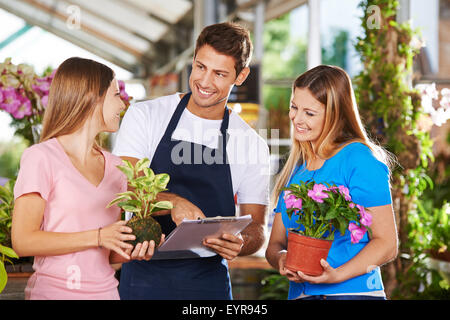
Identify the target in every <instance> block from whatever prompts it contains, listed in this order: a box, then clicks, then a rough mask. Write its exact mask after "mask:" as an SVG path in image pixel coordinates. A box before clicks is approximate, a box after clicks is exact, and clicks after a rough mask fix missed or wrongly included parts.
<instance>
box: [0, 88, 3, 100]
mask: <svg viewBox="0 0 450 320" xmlns="http://www.w3.org/2000/svg"><path fill="white" fill-rule="evenodd" d="M2 102H3V92H2V89H1V88H0V103H2Z"/></svg>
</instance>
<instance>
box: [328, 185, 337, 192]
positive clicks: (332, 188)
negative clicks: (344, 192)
mask: <svg viewBox="0 0 450 320" xmlns="http://www.w3.org/2000/svg"><path fill="white" fill-rule="evenodd" d="M328 190H330V191H333V192H334V193H337V191H338V190H339V188H338V187H336V186H331V187H330V188H328Z"/></svg>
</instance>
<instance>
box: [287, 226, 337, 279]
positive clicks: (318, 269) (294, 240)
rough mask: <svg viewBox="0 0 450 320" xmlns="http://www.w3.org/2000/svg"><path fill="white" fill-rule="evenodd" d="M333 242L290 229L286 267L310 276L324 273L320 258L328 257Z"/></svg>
mask: <svg viewBox="0 0 450 320" xmlns="http://www.w3.org/2000/svg"><path fill="white" fill-rule="evenodd" d="M332 243H333V241H331V240H323V239H316V238H311V237H306V236H303V235H301V234H299V233H297V232H295V231H291V230H289V234H288V248H287V257H286V268H287V269H289V270H291V271H301V272H303V273H304V274H306V275H309V276H320V275H321V274H322V273H323V268H322V265H321V264H320V259H324V260H326V259H327V256H328V251H329V250H330V248H331V244H332Z"/></svg>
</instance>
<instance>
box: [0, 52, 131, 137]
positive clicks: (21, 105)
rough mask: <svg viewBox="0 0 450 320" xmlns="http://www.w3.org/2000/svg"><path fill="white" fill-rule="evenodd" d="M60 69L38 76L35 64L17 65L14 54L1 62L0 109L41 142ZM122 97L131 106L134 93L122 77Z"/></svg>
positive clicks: (25, 134)
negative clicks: (55, 79) (48, 107)
mask: <svg viewBox="0 0 450 320" xmlns="http://www.w3.org/2000/svg"><path fill="white" fill-rule="evenodd" d="M55 71H56V70H52V69H51V68H48V69H47V70H46V71H45V72H44V74H43V75H42V76H38V75H37V74H36V73H35V72H34V69H33V67H32V66H29V65H27V64H19V65H15V64H13V63H12V62H11V58H7V59H6V60H5V61H4V62H3V63H0V110H4V111H6V112H7V113H9V114H10V115H11V117H12V119H13V120H12V126H14V127H15V129H16V134H20V135H22V136H23V137H25V138H26V139H27V140H29V141H30V142H33V141H34V142H37V140H38V138H39V137H38V136H39V134H40V132H39V131H40V130H39V126H40V124H41V123H42V119H43V116H44V111H45V108H46V107H47V104H48V94H49V91H50V85H51V82H52V80H53V77H54V74H55ZM118 84H119V89H120V97H121V98H122V100H123V101H124V103H125V105H126V106H127V107H128V106H129V105H130V100H131V99H132V97H130V96H128V94H127V93H126V92H125V83H124V82H123V81H121V80H119V81H118Z"/></svg>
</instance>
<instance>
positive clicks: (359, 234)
mask: <svg viewBox="0 0 450 320" xmlns="http://www.w3.org/2000/svg"><path fill="white" fill-rule="evenodd" d="M348 230H349V231H350V233H351V241H352V243H358V242H359V241H361V239H362V238H363V237H364V234H365V233H366V231H367V229H366V228H364V227H363V226H362V227H359V226H358V225H356V224H355V223H353V222H350V224H349V225H348Z"/></svg>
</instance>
